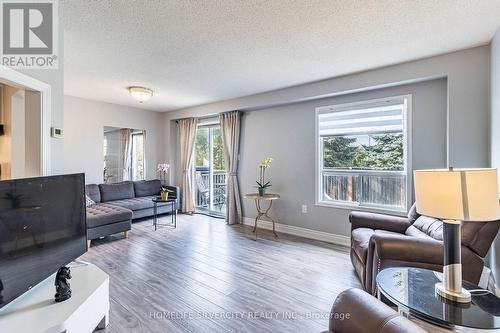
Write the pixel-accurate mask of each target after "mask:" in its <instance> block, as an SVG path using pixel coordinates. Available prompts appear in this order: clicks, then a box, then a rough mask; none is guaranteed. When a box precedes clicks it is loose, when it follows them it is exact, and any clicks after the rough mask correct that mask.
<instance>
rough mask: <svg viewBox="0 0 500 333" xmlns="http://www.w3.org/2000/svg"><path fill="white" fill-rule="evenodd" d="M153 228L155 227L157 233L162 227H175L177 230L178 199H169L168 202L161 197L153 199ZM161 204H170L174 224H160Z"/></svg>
mask: <svg viewBox="0 0 500 333" xmlns="http://www.w3.org/2000/svg"><path fill="white" fill-rule="evenodd" d="M151 200H153V226H154V227H155V231H156V227H157V226H159V225H161V226H168V227H173V228H174V229H175V228H177V209H176V207H175V205H176V204H177V199H167V200H162V199H161V197H155V198H153V199H151ZM159 204H169V205H170V207H171V208H172V210H171V214H170V216H171V219H172V222H171V223H168V224H167V223H164V224H161V223H158V205H159Z"/></svg>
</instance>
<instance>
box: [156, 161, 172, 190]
mask: <svg viewBox="0 0 500 333" xmlns="http://www.w3.org/2000/svg"><path fill="white" fill-rule="evenodd" d="M168 169H170V164H168V163H160V164H158V168H157V171H158V174H159V175H160V180H161V184H162V185H166V184H167V174H168Z"/></svg>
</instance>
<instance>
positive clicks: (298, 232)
mask: <svg viewBox="0 0 500 333" xmlns="http://www.w3.org/2000/svg"><path fill="white" fill-rule="evenodd" d="M243 224H245V225H249V226H254V224H255V219H254V218H250V217H243ZM257 228H261V229H266V230H272V229H273V223H272V222H270V221H265V220H258V221H257ZM276 232H281V233H284V234H289V235H294V236H299V237H304V238H308V239H314V240H318V241H322V242H326V243H332V244H336V245H340V246H345V247H350V246H351V239H350V238H349V237H347V236H344V235H337V234H331V233H328V232H324V231H317V230H312V229H307V228H302V227H296V226H293V225H288V224H282V223H276Z"/></svg>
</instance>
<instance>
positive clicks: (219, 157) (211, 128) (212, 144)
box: [194, 124, 226, 217]
mask: <svg viewBox="0 0 500 333" xmlns="http://www.w3.org/2000/svg"><path fill="white" fill-rule="evenodd" d="M194 165H195V185H196V193H195V196H196V199H195V211H196V213H201V214H207V215H210V216H214V217H225V215H226V170H225V166H224V149H223V146H222V136H221V130H220V125H219V124H210V125H199V126H198V129H197V131H196V142H195V163H194Z"/></svg>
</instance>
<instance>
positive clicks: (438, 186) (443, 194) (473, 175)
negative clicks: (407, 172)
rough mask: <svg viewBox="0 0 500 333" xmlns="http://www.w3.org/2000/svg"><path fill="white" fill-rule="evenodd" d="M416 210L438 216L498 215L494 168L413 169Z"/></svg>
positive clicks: (473, 218) (486, 217) (485, 218)
mask: <svg viewBox="0 0 500 333" xmlns="http://www.w3.org/2000/svg"><path fill="white" fill-rule="evenodd" d="M414 179H415V199H416V201H417V212H418V213H419V214H422V215H427V216H432V217H436V218H439V219H442V220H458V221H477V222H480V221H494V220H498V219H500V204H499V200H498V199H499V198H498V181H497V170H496V169H442V170H417V171H415V172H414Z"/></svg>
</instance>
